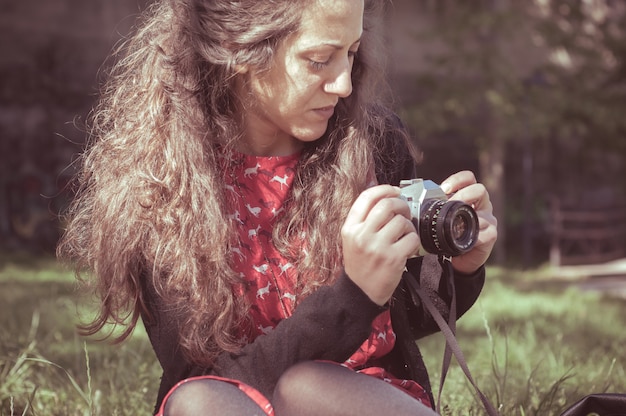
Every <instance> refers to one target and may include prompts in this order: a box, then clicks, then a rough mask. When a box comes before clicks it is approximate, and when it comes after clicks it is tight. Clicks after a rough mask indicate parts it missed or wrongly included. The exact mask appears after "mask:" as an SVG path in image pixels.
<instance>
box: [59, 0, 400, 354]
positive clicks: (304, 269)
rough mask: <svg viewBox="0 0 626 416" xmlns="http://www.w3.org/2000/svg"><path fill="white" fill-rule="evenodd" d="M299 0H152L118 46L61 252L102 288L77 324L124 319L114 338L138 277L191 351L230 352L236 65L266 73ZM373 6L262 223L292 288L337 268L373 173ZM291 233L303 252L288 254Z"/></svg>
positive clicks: (234, 318) (130, 314) (129, 313)
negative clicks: (282, 206) (324, 113)
mask: <svg viewBox="0 0 626 416" xmlns="http://www.w3.org/2000/svg"><path fill="white" fill-rule="evenodd" d="M311 1H314V0H297V1H295V0H276V1H273V2H272V5H271V7H269V6H268V5H267V2H266V1H259V0H239V1H230V0H228V1H226V0H163V1H157V2H156V3H155V4H154V5H153V6H151V7H150V8H149V9H147V10H146V11H145V12H144V15H143V17H142V19H141V20H140V23H139V24H138V26H137V28H136V32H135V33H134V36H132V37H131V38H129V39H128V40H127V41H126V42H125V43H124V44H123V45H122V47H121V48H120V49H119V50H118V51H117V53H116V54H115V56H116V57H117V59H118V60H117V62H116V64H115V65H114V66H113V68H112V69H111V72H110V74H108V79H107V82H106V84H105V85H104V88H103V91H102V94H101V99H100V101H99V103H98V105H97V106H96V108H94V111H93V112H92V115H91V118H90V123H89V127H90V128H89V132H90V135H89V141H88V145H87V148H86V150H85V152H84V154H83V155H82V158H81V163H82V166H81V171H80V174H79V175H78V177H77V183H78V188H77V194H76V198H75V200H74V202H73V204H72V206H71V207H70V209H69V211H68V215H67V219H68V222H67V224H68V225H67V229H66V232H65V234H64V236H63V238H62V240H61V242H60V244H59V247H58V254H59V256H60V257H61V258H65V259H68V260H70V261H72V262H73V263H74V264H75V265H76V270H77V274H78V277H79V279H81V281H82V282H83V283H86V284H88V285H90V286H91V287H92V289H93V290H94V291H95V293H96V294H97V295H98V297H99V299H100V306H99V311H98V313H97V315H96V317H95V318H94V319H93V320H92V321H91V322H89V323H86V324H84V325H82V326H81V330H82V332H83V334H86V335H93V334H95V333H97V332H99V331H101V330H102V329H103V328H104V327H105V326H107V325H108V324H110V323H113V324H115V325H120V326H122V327H123V328H124V331H123V332H122V333H121V334H117V335H116V336H115V340H116V341H122V340H123V339H125V338H127V337H128V336H129V334H130V333H131V332H132V330H133V329H134V327H135V325H136V323H137V321H138V319H139V317H140V316H141V315H142V313H143V314H144V315H145V317H146V318H147V319H149V316H148V315H147V314H148V309H147V308H146V304H145V299H144V292H143V290H144V288H145V285H147V284H149V285H152V286H153V287H154V289H155V291H156V293H157V294H158V296H161V297H162V298H163V299H164V300H165V301H166V303H167V304H168V305H172V307H173V308H176V309H177V310H178V311H179V312H180V314H181V316H183V317H184V325H183V326H182V328H181V331H182V332H181V339H180V343H181V346H182V347H183V349H184V351H185V353H186V355H187V356H188V358H189V359H190V360H191V361H192V362H195V363H197V364H200V365H205V366H210V365H211V363H212V362H213V361H214V359H215V357H216V355H217V354H218V353H220V352H221V351H224V350H226V351H237V350H238V349H239V348H240V347H241V345H239V343H238V342H237V340H235V339H234V338H233V333H234V331H233V328H235V327H236V326H237V325H239V324H240V322H241V319H244V318H245V314H246V310H247V309H246V305H244V304H242V303H241V300H239V299H237V298H236V297H235V296H234V295H233V291H232V287H233V285H235V284H237V283H239V282H240V279H239V277H238V276H237V275H236V274H235V273H234V272H233V270H232V268H231V263H230V262H231V259H230V256H229V247H230V245H231V244H232V238H233V237H232V236H234V235H236V232H235V230H234V229H233V225H232V224H231V223H230V221H226V220H225V218H226V215H225V212H226V211H225V195H224V194H223V179H222V174H221V172H220V169H219V162H218V156H219V152H220V149H221V148H223V147H228V146H233V144H234V143H235V142H236V141H237V140H238V139H239V138H240V137H241V133H242V131H241V130H242V129H241V124H242V123H241V120H240V116H238V113H237V108H238V107H237V106H238V100H237V96H236V95H235V88H234V82H235V79H236V77H237V72H236V67H237V66H238V65H242V64H243V65H248V66H250V67H253V68H256V69H257V70H259V71H263V70H265V69H267V68H269V65H270V64H271V62H272V59H273V56H274V53H275V51H276V49H277V47H278V45H280V44H281V42H282V41H283V40H284V39H285V38H287V37H288V36H289V35H291V34H293V33H297V31H298V28H299V21H300V15H301V10H302V9H303V8H304V7H306V5H307V4H308V3H310V2H311ZM380 9H381V4H380V2H378V1H366V13H365V21H364V34H363V38H362V42H361V48H360V50H359V53H358V55H357V56H356V58H355V62H354V68H353V85H354V89H353V93H352V95H351V96H350V97H348V98H346V99H343V100H341V101H340V104H339V105H338V107H337V109H336V113H335V115H334V116H333V118H332V119H331V120H330V122H329V127H328V130H327V132H326V134H325V135H324V136H323V137H322V138H320V139H319V140H317V141H315V142H314V143H310V144H307V145H306V146H305V149H304V151H303V154H302V157H301V160H300V162H299V164H298V166H297V173H296V179H295V181H294V184H293V189H292V190H291V193H290V195H289V201H288V204H289V207H290V210H288V212H287V214H286V215H285V216H284V217H283V218H282V219H281V220H280V221H279V223H278V225H277V226H276V228H275V230H274V241H275V243H276V245H277V248H278V249H279V250H280V251H281V252H282V253H283V255H285V256H286V257H287V258H290V259H292V260H293V261H294V262H295V263H294V264H297V265H298V268H299V272H300V275H301V276H303V279H304V281H305V284H304V286H303V287H302V288H301V290H302V293H303V294H306V293H310V292H311V291H314V290H315V288H316V287H319V286H320V285H324V284H328V283H329V282H331V281H332V279H333V278H334V277H335V276H336V275H337V273H338V271H339V270H340V268H341V262H342V259H341V241H340V227H341V224H342V223H343V220H344V218H345V216H346V215H347V212H348V210H349V208H350V206H351V204H352V202H353V201H354V199H355V198H356V196H357V195H358V194H359V193H360V192H361V191H362V190H363V189H364V188H365V187H366V186H367V185H368V184H367V178H372V174H371V172H373V169H374V166H373V163H374V162H373V157H374V154H375V152H376V149H378V145H377V143H378V140H379V139H380V137H381V136H382V135H383V130H384V129H385V123H386V121H387V120H388V113H387V111H386V110H383V109H384V108H386V107H383V106H381V105H376V104H375V103H380V95H379V94H380V91H381V89H380V88H379V87H380V86H381V85H384V83H382V82H381V81H382V65H381V60H380V59H378V57H379V56H380V54H379V53H378V52H377V50H378V48H377V47H376V44H375V38H377V37H378V36H377V34H372V32H373V31H374V28H373V26H372V25H371V23H370V17H372V16H375V15H377V14H379V13H378V12H379V11H380ZM303 230H307V241H306V244H307V247H308V250H307V251H308V253H310V254H309V255H308V256H303V255H302V253H301V252H294V251H293V249H290V247H293V244H292V243H293V242H294V240H297V239H298V238H299V236H300V234H301V232H302V231H303ZM81 271H88V272H87V273H81Z"/></svg>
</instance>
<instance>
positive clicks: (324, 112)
mask: <svg viewBox="0 0 626 416" xmlns="http://www.w3.org/2000/svg"><path fill="white" fill-rule="evenodd" d="M313 111H314V112H315V113H316V114H318V115H319V116H320V117H322V118H324V119H329V118H331V117H332V116H333V114H335V106H334V105H329V106H327V107H320V108H316V109H314V110H313Z"/></svg>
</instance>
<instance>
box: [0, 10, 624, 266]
mask: <svg viewBox="0 0 626 416" xmlns="http://www.w3.org/2000/svg"><path fill="white" fill-rule="evenodd" d="M147 2H148V0H106V1H105V0H89V1H83V0H48V1H46V2H42V1H36V0H3V1H2V3H1V5H0V35H1V36H0V48H1V55H0V249H1V250H3V251H5V252H6V251H9V252H10V251H15V250H18V251H29V252H34V253H52V252H53V250H54V245H55V242H56V240H57V238H58V236H59V233H60V229H61V227H62V224H60V223H59V221H58V213H59V212H60V211H61V210H62V209H63V207H65V206H66V204H67V202H68V200H69V199H70V198H71V190H70V189H68V188H67V187H66V184H67V183H68V181H69V179H70V178H71V176H72V174H73V173H74V171H73V169H72V166H71V163H72V161H73V160H75V159H76V155H77V154H78V153H79V152H80V151H81V149H82V144H83V143H84V139H85V134H84V128H83V123H84V122H85V119H86V117H87V114H88V112H89V110H90V108H91V106H92V105H93V103H94V100H95V99H96V96H97V90H98V86H99V84H100V82H101V81H102V76H101V74H103V73H104V72H105V71H106V65H107V64H105V58H106V57H107V56H108V55H109V53H110V51H111V49H112V47H113V46H114V45H115V44H116V42H118V41H119V39H120V38H121V37H122V36H123V35H125V34H127V33H128V31H129V30H130V28H131V26H132V24H133V22H134V18H135V15H136V14H137V13H138V11H139V10H140V9H142V8H143V7H145V6H146V3H147ZM387 9H388V10H387V15H386V21H385V25H384V27H383V31H384V36H385V37H386V43H385V44H386V46H387V48H388V56H389V62H388V70H389V81H390V83H391V85H392V88H393V93H394V96H395V97H396V102H395V105H396V107H397V110H398V112H399V113H400V114H401V115H402V117H403V119H404V121H405V122H406V123H407V125H408V126H409V127H410V128H411V129H412V131H413V134H414V137H415V140H416V142H417V144H418V146H419V147H420V148H421V149H422V151H423V163H422V166H423V170H422V172H421V173H422V176H424V177H426V178H430V179H434V180H442V179H444V178H445V177H446V176H447V175H448V174H450V173H452V172H455V171H457V170H460V169H471V170H473V171H475V172H476V174H477V175H478V176H479V179H480V180H481V181H482V182H484V183H485V184H486V185H487V186H488V188H489V190H490V192H491V195H492V198H493V202H494V205H495V209H496V211H497V214H498V218H499V219H500V239H499V243H498V244H499V246H498V247H497V250H496V252H495V253H494V256H493V257H492V262H494V263H495V264H500V265H513V266H520V267H524V268H528V267H535V266H538V265H541V264H544V263H546V262H548V261H550V260H551V261H552V262H553V263H554V264H560V263H568V262H569V263H576V262H578V263H585V262H587V263H588V262H598V261H604V260H610V259H614V258H619V257H621V256H624V255H626V251H625V247H624V246H625V245H626V243H624V242H625V241H626V231H625V228H626V226H625V225H624V223H625V220H624V216H623V215H621V216H620V215H619V214H620V213H623V212H624V211H625V208H624V207H625V206H626V197H625V195H626V163H625V159H626V140H625V136H626V117H625V115H626V33H624V28H625V27H626V25H625V23H626V22H625V20H626V13H625V9H626V4H624V2H622V1H619V0H617V1H611V0H575V1H574V0H567V1H566V0H563V1H557V0H533V1H514V0H480V1H479V0H476V1H472V2H465V1H461V0H457V1H455V0H430V1H429V0H395V1H394V2H390V3H389V4H388V7H387ZM568 210H575V211H580V212H579V214H580V213H582V214H581V215H583V216H585V215H586V219H585V218H583V219H582V220H581V221H579V222H578V223H577V224H575V225H571V224H567V223H566V221H567V217H565V219H563V218H561V219H560V220H558V214H560V213H561V212H562V211H568ZM598 212H600V213H599V214H598ZM587 214H589V215H587ZM594 215H595V217H594ZM596 217H601V218H596ZM603 218H604V220H603ZM557 220H558V221H557ZM594 221H595V222H594ZM568 227H570V228H572V227H573V228H575V229H576V230H577V232H578V233H580V232H583V230H584V229H585V228H589V227H591V228H593V232H592V233H591V234H594V235H596V237H595V241H594V240H593V238H592V237H593V236H592V235H591V234H589V233H587V234H588V235H587V237H586V239H587V240H588V241H579V240H581V238H580V235H578V237H576V236H574V237H571V236H570V237H568V236H567V233H565V234H563V233H562V232H561V233H559V232H560V231H559V230H560V229H562V228H568ZM568 239H569V240H568ZM583 240H584V239H583ZM598 240H604V241H598ZM607 244H608V245H607ZM551 252H552V259H550V254H551ZM600 252H602V253H603V254H602V255H600ZM586 255H591V256H592V257H590V258H585V256H586Z"/></svg>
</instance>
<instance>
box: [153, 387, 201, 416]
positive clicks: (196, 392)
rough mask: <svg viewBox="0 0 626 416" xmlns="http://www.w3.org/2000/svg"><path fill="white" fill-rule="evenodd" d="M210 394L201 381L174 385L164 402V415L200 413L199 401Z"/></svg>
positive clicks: (183, 415)
mask: <svg viewBox="0 0 626 416" xmlns="http://www.w3.org/2000/svg"><path fill="white" fill-rule="evenodd" d="M208 394H210V389H208V388H207V386H206V383H205V382H202V381H188V382H186V383H183V384H181V385H180V386H178V387H176V389H175V390H174V391H173V392H172V395H171V396H170V397H169V398H168V399H167V402H166V403H165V409H164V412H163V414H164V415H165V416H186V415H198V414H202V411H203V409H202V408H201V402H202V401H203V400H204V398H205V397H206V396H207V395H208Z"/></svg>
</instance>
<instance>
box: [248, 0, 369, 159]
mask: <svg viewBox="0 0 626 416" xmlns="http://www.w3.org/2000/svg"><path fill="white" fill-rule="evenodd" d="M363 3H364V2H363V0H314V1H313V2H312V4H311V5H310V6H308V7H307V8H306V9H305V10H304V11H303V14H302V21H301V29H300V31H299V32H298V33H295V34H294V35H292V36H290V37H288V38H287V39H286V40H285V41H284V42H283V43H282V45H280V46H279V48H278V50H277V51H276V55H275V59H274V61H273V64H272V67H271V68H270V70H269V71H266V72H261V73H255V72H254V71H253V69H250V70H249V79H248V81H249V82H248V83H247V85H248V88H249V90H248V91H244V93H248V94H250V95H251V96H252V100H246V101H251V102H252V105H247V106H246V107H247V108H246V114H245V117H246V118H245V121H246V137H245V138H244V146H243V150H244V151H246V152H248V153H253V154H257V155H267V156H272V155H273V156H278V155H286V154H291V153H293V152H295V151H297V150H299V149H300V148H301V147H302V145H303V143H304V142H310V141H314V140H317V139H319V138H320V137H321V136H322V135H323V134H324V133H325V132H326V129H327V127H328V120H329V119H330V118H331V117H332V115H333V113H334V108H335V105H336V104H337V102H338V101H339V99H340V98H345V97H347V96H349V95H350V93H351V92H352V78H351V74H352V64H353V62H354V55H355V54H356V52H357V50H358V48H359V44H360V39H361V34H362V32H363Z"/></svg>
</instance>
